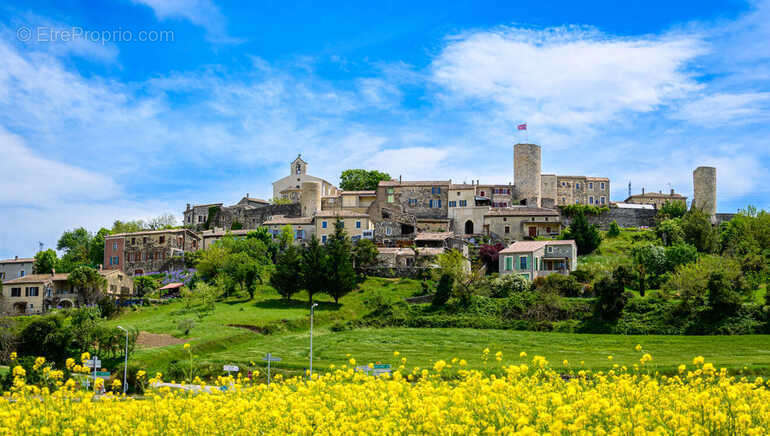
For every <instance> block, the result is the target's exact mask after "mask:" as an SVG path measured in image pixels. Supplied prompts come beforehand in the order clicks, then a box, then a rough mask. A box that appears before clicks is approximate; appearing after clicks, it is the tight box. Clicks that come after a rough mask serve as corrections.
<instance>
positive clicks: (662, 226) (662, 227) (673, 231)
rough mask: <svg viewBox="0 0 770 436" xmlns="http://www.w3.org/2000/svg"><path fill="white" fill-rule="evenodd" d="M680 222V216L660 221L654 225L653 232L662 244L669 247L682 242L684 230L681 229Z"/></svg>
mask: <svg viewBox="0 0 770 436" xmlns="http://www.w3.org/2000/svg"><path fill="white" fill-rule="evenodd" d="M681 223H682V220H681V219H680V218H672V219H667V220H664V221H661V222H660V223H659V224H658V225H657V226H656V227H655V234H656V235H657V236H658V238H660V240H661V241H662V242H663V245H664V246H666V247H670V246H672V245H677V244H681V243H683V242H684V230H682V224H681Z"/></svg>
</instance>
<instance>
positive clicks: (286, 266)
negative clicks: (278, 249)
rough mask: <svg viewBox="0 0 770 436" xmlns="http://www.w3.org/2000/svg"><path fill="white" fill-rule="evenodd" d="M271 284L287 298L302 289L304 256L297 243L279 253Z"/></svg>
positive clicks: (289, 298)
mask: <svg viewBox="0 0 770 436" xmlns="http://www.w3.org/2000/svg"><path fill="white" fill-rule="evenodd" d="M270 285H271V286H272V287H274V288H275V289H276V290H277V291H278V293H279V294H280V295H281V296H282V297H284V298H286V299H287V300H291V296H292V295H294V294H296V293H297V292H299V291H300V289H302V256H301V253H300V249H299V248H297V247H296V246H295V245H290V246H289V247H288V248H286V250H284V251H283V253H281V254H279V255H278V260H277V262H276V264H275V272H274V273H273V275H272V276H270Z"/></svg>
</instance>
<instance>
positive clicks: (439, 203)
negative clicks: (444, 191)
mask: <svg viewBox="0 0 770 436" xmlns="http://www.w3.org/2000/svg"><path fill="white" fill-rule="evenodd" d="M439 189H441V188H439ZM437 207H438V208H439V209H440V208H441V200H439V201H438V206H437Z"/></svg>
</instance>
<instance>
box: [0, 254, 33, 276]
mask: <svg viewBox="0 0 770 436" xmlns="http://www.w3.org/2000/svg"><path fill="white" fill-rule="evenodd" d="M34 263H35V259H33V258H31V257H24V258H20V257H19V256H16V257H15V258H13V259H5V260H0V281H6V280H13V279H18V278H19V277H24V276H26V275H29V274H32V266H33V265H34Z"/></svg>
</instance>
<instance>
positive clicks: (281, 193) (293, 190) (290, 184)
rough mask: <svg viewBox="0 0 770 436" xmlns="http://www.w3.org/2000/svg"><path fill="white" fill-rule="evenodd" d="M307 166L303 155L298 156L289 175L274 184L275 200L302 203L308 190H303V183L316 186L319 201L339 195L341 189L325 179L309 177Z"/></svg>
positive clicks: (292, 163) (291, 166)
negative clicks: (303, 196) (304, 193)
mask: <svg viewBox="0 0 770 436" xmlns="http://www.w3.org/2000/svg"><path fill="white" fill-rule="evenodd" d="M307 166H308V164H307V162H305V161H304V160H303V159H302V155H298V156H297V158H296V159H294V161H292V162H291V164H290V165H289V175H288V176H286V177H284V178H282V179H279V180H276V181H275V182H273V198H278V199H282V200H290V201H291V202H293V203H300V202H301V200H302V195H303V192H304V191H306V188H303V183H308V184H313V185H315V186H316V191H317V194H318V196H319V200H320V198H322V197H336V196H337V195H338V193H339V189H338V188H337V187H336V186H334V185H332V184H331V183H329V182H327V181H326V180H324V179H321V178H319V177H314V176H311V175H309V174H308V173H307ZM317 208H318V209H320V204H318V205H317ZM302 215H303V216H310V215H312V212H307V213H306V212H305V211H303V213H302Z"/></svg>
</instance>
